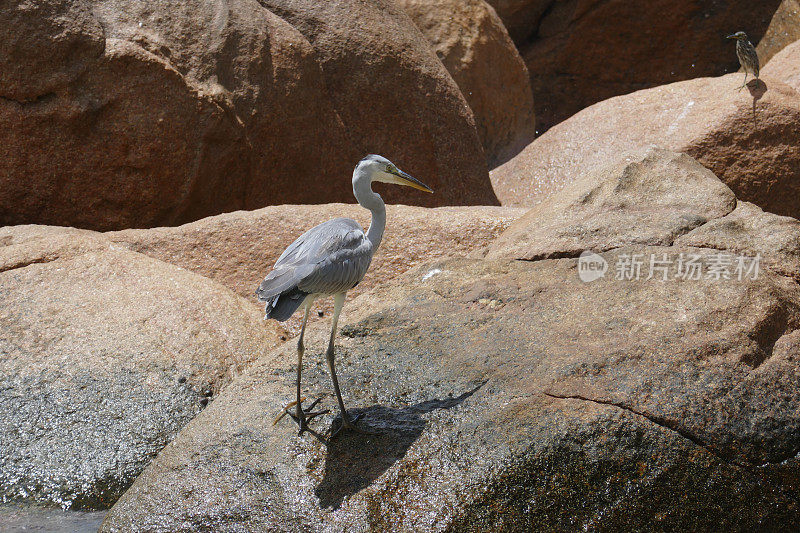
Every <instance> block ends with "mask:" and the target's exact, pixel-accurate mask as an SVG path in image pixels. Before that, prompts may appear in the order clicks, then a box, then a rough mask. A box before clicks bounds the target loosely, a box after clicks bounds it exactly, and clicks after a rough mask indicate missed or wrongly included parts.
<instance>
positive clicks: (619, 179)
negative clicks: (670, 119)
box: [488, 148, 758, 260]
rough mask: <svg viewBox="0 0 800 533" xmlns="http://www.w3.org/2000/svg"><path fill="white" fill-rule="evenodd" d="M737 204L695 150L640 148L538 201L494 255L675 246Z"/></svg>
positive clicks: (561, 254) (568, 253) (533, 255)
mask: <svg viewBox="0 0 800 533" xmlns="http://www.w3.org/2000/svg"><path fill="white" fill-rule="evenodd" d="M734 207H736V197H735V196H734V194H733V192H732V191H731V190H730V189H729V188H728V187H727V186H726V185H725V184H724V183H722V182H721V181H719V179H718V178H717V177H716V176H714V174H713V173H712V172H711V171H710V170H708V169H706V168H704V167H703V166H702V165H700V163H698V162H697V161H695V160H694V159H692V158H691V157H690V156H688V155H685V154H676V153H674V152H669V151H667V150H663V149H660V148H650V149H640V150H638V151H637V152H635V153H632V154H630V155H628V156H626V157H625V158H624V159H623V160H622V161H619V162H617V163H614V164H611V165H609V166H608V167H601V168H599V169H597V170H596V171H594V172H591V173H588V174H584V175H583V176H582V177H581V178H579V179H577V180H575V181H573V182H571V183H569V184H568V185H567V186H566V187H565V188H564V189H562V190H561V191H559V192H558V193H557V194H554V195H553V196H551V197H550V198H547V199H546V200H544V201H543V202H541V203H540V204H538V205H536V206H535V207H534V208H533V209H531V210H530V211H528V212H527V213H526V214H525V215H523V216H522V217H521V218H520V219H519V220H517V221H516V222H515V223H514V224H512V225H511V227H510V228H509V229H508V230H507V231H506V232H505V233H503V235H501V236H500V238H498V239H497V240H496V241H495V242H494V243H492V246H491V248H490V250H489V254H488V257H493V258H498V257H506V258H511V259H526V260H537V259H544V258H551V257H565V256H566V257H577V256H578V255H579V254H580V253H581V252H583V251H584V250H593V251H595V252H600V251H604V250H610V249H612V248H619V247H621V246H627V245H632V244H640V245H665V246H669V245H671V244H672V243H673V242H674V240H675V238H676V237H678V236H679V235H683V234H685V233H687V232H688V231H690V230H692V229H694V228H697V227H698V226H702V225H703V224H705V223H706V222H708V221H709V220H712V219H715V218H719V217H722V216H724V215H727V214H728V213H730V212H731V211H733V209H734ZM755 234H756V235H757V234H758V233H755Z"/></svg>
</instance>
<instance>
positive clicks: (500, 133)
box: [400, 0, 535, 167]
mask: <svg viewBox="0 0 800 533" xmlns="http://www.w3.org/2000/svg"><path fill="white" fill-rule="evenodd" d="M400 5H402V6H403V8H404V9H405V10H406V12H407V13H408V14H409V16H411V18H412V20H413V21H414V22H415V23H416V25H417V26H418V27H419V29H420V30H421V31H422V33H423V34H424V35H425V37H426V38H427V39H428V41H430V43H431V46H432V47H433V49H434V51H435V52H436V55H437V56H439V59H441V60H442V63H444V66H445V67H447V70H448V72H450V74H451V75H452V76H453V79H454V80H455V81H456V83H458V86H459V88H460V89H461V93H462V94H463V95H464V98H466V100H467V103H469V106H470V107H471V108H472V112H473V113H475V122H476V125H477V127H478V134H479V135H480V137H481V141H482V142H483V147H484V150H485V151H486V157H487V160H488V162H489V166H490V167H494V166H497V164H498V163H502V162H504V161H506V160H508V159H510V158H511V157H512V156H514V155H516V154H517V153H518V152H519V151H520V150H521V149H522V148H524V147H525V145H526V144H528V143H529V142H530V141H531V140H533V137H534V127H535V124H534V113H533V93H532V92H531V84H530V79H529V77H528V69H527V68H526V67H525V63H524V62H523V61H522V58H521V57H520V55H519V52H518V51H517V48H516V46H515V45H514V43H513V41H512V40H511V38H510V37H509V36H508V33H507V32H506V29H505V27H504V26H503V23H502V21H501V20H500V18H499V17H498V16H497V14H496V13H495V11H494V9H493V8H492V7H491V6H490V5H488V4H487V3H486V2H484V0H469V1H462V0H456V1H453V0H436V1H426V0H401V1H400Z"/></svg>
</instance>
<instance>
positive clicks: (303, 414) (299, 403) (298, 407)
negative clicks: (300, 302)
mask: <svg viewBox="0 0 800 533" xmlns="http://www.w3.org/2000/svg"><path fill="white" fill-rule="evenodd" d="M310 309H311V302H310V301H309V302H307V303H306V305H305V310H304V312H303V326H302V328H301V329H300V338H299V339H298V340H297V400H296V401H294V402H291V403H290V404H289V405H287V406H286V407H284V408H283V411H282V412H281V414H280V415H279V416H278V418H276V419H275V423H277V422H278V421H279V420H280V419H281V418H283V415H284V414H288V415H289V416H291V417H292V418H293V419H294V421H295V422H297V425H298V426H300V432H299V433H298V435H302V434H303V432H304V431H305V430H307V429H308V422H310V421H311V419H313V418H314V417H317V416H319V415H324V414H325V413H328V412H329V411H327V410H325V411H316V412H312V411H311V410H312V409H314V407H315V406H316V405H317V404H318V403H319V402H320V401H321V400H322V398H317V399H316V400H314V401H313V402H311V405H309V406H308V409H307V410H306V411H303V400H304V399H305V398H301V397H300V377H301V375H302V373H303V354H304V353H305V345H304V344H303V337H304V336H305V333H306V322H308V312H309V310H310ZM292 407H295V414H292V413H291V412H290V411H289V409H291V408H292Z"/></svg>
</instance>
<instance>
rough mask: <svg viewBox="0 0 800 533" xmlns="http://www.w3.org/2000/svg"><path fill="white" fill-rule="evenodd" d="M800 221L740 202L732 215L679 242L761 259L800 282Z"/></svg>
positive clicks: (689, 234) (718, 219)
mask: <svg viewBox="0 0 800 533" xmlns="http://www.w3.org/2000/svg"><path fill="white" fill-rule="evenodd" d="M798 235H800V221H798V220H797V219H796V218H791V217H781V216H778V215H773V214H772V213H765V212H764V211H762V210H761V209H759V207H758V206H756V205H753V204H751V203H748V202H738V204H737V205H736V209H734V210H733V211H732V212H731V213H730V214H728V215H726V216H724V217H722V218H717V219H714V220H710V221H709V222H708V223H707V224H703V225H702V226H699V227H698V228H696V229H694V230H692V231H690V232H689V233H686V234H685V235H682V236H680V237H678V239H676V241H675V242H676V243H678V244H680V245H684V246H697V247H702V248H714V249H717V250H729V251H731V252H734V253H737V254H744V255H746V256H749V257H756V256H761V257H762V258H763V260H764V261H765V262H766V263H767V264H768V266H769V268H770V269H772V270H774V271H775V272H777V273H779V274H781V275H782V276H787V277H790V278H794V279H796V280H798V281H800V240H798V238H797V236H798Z"/></svg>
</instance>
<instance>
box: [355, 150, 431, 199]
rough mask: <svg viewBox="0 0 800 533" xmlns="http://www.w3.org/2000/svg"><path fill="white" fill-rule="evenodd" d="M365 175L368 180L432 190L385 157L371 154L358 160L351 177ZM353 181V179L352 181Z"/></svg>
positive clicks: (427, 190)
mask: <svg viewBox="0 0 800 533" xmlns="http://www.w3.org/2000/svg"><path fill="white" fill-rule="evenodd" d="M359 175H366V176H368V177H369V178H370V181H380V182H383V183H394V184H395V185H405V186H406V187H413V188H415V189H419V190H420V191H425V192H430V193H432V192H433V189H431V188H430V187H428V186H427V185H425V184H424V183H422V182H421V181H419V180H418V179H417V178H415V177H413V176H410V175H408V174H406V173H405V172H403V171H402V170H400V169H399V168H397V167H396V166H394V164H393V163H392V162H391V161H389V160H388V159H386V158H385V157H382V156H379V155H375V154H371V155H368V156H367V157H365V158H364V159H362V160H361V161H359V162H358V166H357V167H356V172H355V173H354V174H353V179H354V180H355V179H356V176H359ZM354 183H355V181H354Z"/></svg>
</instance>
